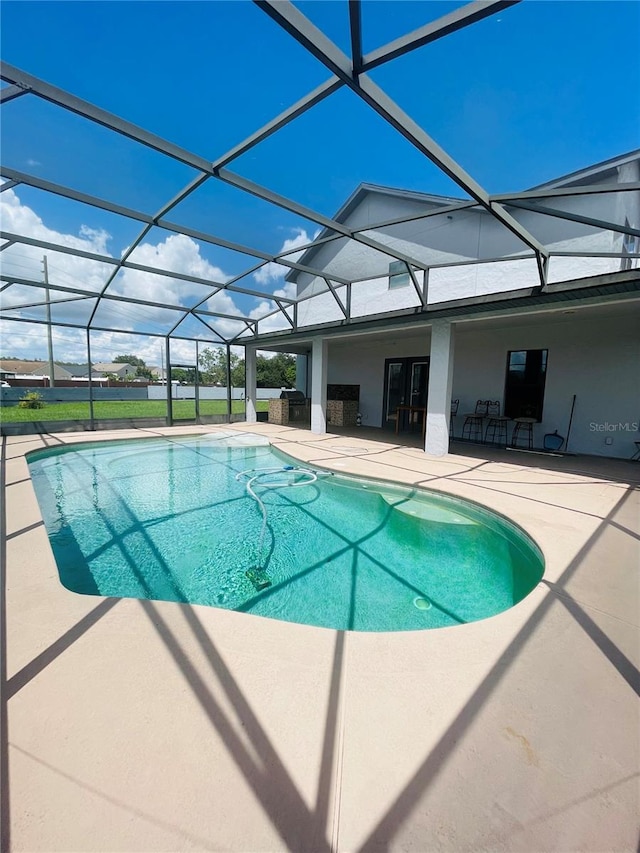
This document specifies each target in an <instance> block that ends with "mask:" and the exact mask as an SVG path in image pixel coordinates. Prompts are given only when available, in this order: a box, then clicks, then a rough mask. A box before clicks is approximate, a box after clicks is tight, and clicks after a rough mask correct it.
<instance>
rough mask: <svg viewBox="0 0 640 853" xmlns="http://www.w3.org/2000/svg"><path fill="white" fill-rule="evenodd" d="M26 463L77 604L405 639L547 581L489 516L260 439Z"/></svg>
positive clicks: (62, 455) (48, 453) (85, 450)
mask: <svg viewBox="0 0 640 853" xmlns="http://www.w3.org/2000/svg"><path fill="white" fill-rule="evenodd" d="M28 461H29V467H30V470H31V477H32V480H33V484H34V487H35V490H36V494H37V496H38V501H39V503H40V507H41V510H42V515H43V518H44V521H45V525H46V528H47V532H48V534H49V539H50V542H51V547H52V549H53V553H54V556H55V559H56V563H57V565H58V571H59V573H60V580H61V582H62V583H63V584H64V586H65V587H67V588H68V589H70V590H72V591H74V592H77V593H81V594H86V595H102V596H117V597H128V598H148V599H155V600H165V601H178V602H190V603H193V604H204V605H210V606H212V607H223V608H226V609H230V610H241V611H245V612H247V613H253V614H258V615H260V616H267V617H271V618H274V619H281V620H286V621H290V622H301V623H306V624H309V625H318V626H324V627H327V628H335V629H343V630H355V631H408V630H420V629H426V628H441V627H444V626H449V625H459V624H463V623H466V622H472V621H475V620H478V619H484V618H486V617H488V616H492V615H495V614H496V613H499V612H501V611H503V610H506V609H507V608H509V607H512V606H513V605H514V604H516V603H517V602H518V601H520V600H521V599H522V598H524V597H525V596H526V595H527V594H528V593H529V592H530V591H531V589H532V588H533V587H534V586H535V585H536V584H537V583H538V581H539V580H540V578H541V577H542V572H543V561H542V556H541V553H540V551H539V550H538V548H537V547H536V545H535V544H534V543H533V542H532V540H531V539H530V538H529V537H528V536H526V534H524V532H523V531H522V530H520V529H519V528H518V527H517V526H516V525H514V524H511V523H510V522H508V521H506V520H505V519H504V518H501V517H499V516H497V515H495V514H494V513H491V512H489V511H488V510H485V509H483V508H481V507H479V506H477V505H475V504H471V503H467V502H465V501H460V500H457V499H453V498H448V497H443V496H441V495H437V494H434V493H427V492H423V491H417V490H411V489H407V488H405V487H400V486H393V485H389V484H384V483H380V482H372V481H367V480H358V479H354V478H351V477H345V476H342V475H334V474H331V473H329V472H327V471H322V470H319V469H317V468H314V467H313V466H304V465H302V464H301V463H299V462H297V461H295V460H293V459H291V458H289V457H286V456H284V455H283V454H281V453H279V452H278V451H275V450H274V449H273V448H271V447H270V446H269V445H268V443H263V442H262V441H261V439H260V438H259V437H258V436H249V435H244V436H231V435H226V434H220V433H218V434H216V435H211V436H193V437H186V438H183V437H181V438H171V439H168V438H167V439H137V440H131V441H116V442H102V443H98V442H96V443H92V444H83V445H75V446H71V447H64V448H59V449H53V450H45V451H38V452H36V453H32V454H30V455H29V457H28ZM265 468H272V469H278V470H276V471H273V472H271V473H265V472H262V473H260V469H265ZM291 468H293V469H297V468H305V469H307V470H310V471H311V475H310V474H304V473H302V472H301V471H299V470H290V469H291ZM284 469H287V470H284ZM242 472H248V473H245V474H243V473H242ZM256 475H258V479H257V480H254V479H253V477H255V476H256ZM314 477H315V478H317V479H315V480H314ZM312 480H314V481H313V482H311V481H312ZM249 481H252V486H251V489H250V490H249V491H248V490H247V483H248V482H249ZM294 483H297V485H296V486H295V487H292V484H294ZM251 491H253V495H252V494H251V493H250V492H251ZM265 519H266V521H265ZM247 572H248V573H249V574H248V575H247ZM257 580H258V581H259V580H263V581H264V583H267V582H268V583H269V584H270V585H269V586H264V588H258V587H259V586H260V584H259V583H257V582H256V581H257Z"/></svg>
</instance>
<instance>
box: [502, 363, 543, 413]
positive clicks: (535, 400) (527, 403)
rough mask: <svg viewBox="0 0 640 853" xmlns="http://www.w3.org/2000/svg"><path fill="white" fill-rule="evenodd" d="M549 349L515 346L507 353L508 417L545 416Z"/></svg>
mask: <svg viewBox="0 0 640 853" xmlns="http://www.w3.org/2000/svg"><path fill="white" fill-rule="evenodd" d="M547 353H548V350H546V349H528V350H512V351H511V352H509V353H507V378H506V382H505V388H504V413H505V415H506V416H507V417H508V418H535V419H536V420H537V421H538V422H539V421H541V420H542V405H543V402H544V383H545V379H546V376H547Z"/></svg>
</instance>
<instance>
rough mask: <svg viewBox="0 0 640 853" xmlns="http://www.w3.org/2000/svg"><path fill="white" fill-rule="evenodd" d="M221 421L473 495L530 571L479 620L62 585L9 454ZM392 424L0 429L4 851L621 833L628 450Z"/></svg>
mask: <svg viewBox="0 0 640 853" xmlns="http://www.w3.org/2000/svg"><path fill="white" fill-rule="evenodd" d="M220 430H224V431H227V430H233V431H239V432H251V433H255V434H259V435H262V436H267V437H268V438H269V440H270V441H271V442H272V443H273V444H274V446H276V447H278V448H279V449H281V450H282V451H284V452H286V453H288V454H290V455H291V456H292V457H294V458H296V459H298V460H301V461H303V462H304V463H306V464H307V465H310V466H321V467H323V468H326V469H329V470H333V471H336V472H342V473H349V474H355V475H362V476H366V477H371V478H376V479H381V480H385V479H386V480H392V481H395V482H400V483H406V484H412V485H414V486H417V487H424V488H429V489H434V490H438V491H444V492H447V493H450V494H452V495H456V496H459V497H462V498H466V499H469V500H472V501H476V502H479V503H482V504H484V505H486V506H488V507H490V508H491V509H493V510H495V511H497V512H499V513H502V514H504V515H507V516H509V517H510V518H511V519H513V520H514V521H515V522H516V523H518V524H519V525H521V526H522V527H523V528H524V529H525V530H526V531H527V532H528V533H529V534H530V535H531V536H532V537H533V538H534V539H535V541H536V542H537V544H538V545H539V547H540V548H541V550H542V552H543V554H544V557H545V562H546V568H545V574H544V577H543V579H542V580H541V582H540V583H539V584H538V586H537V587H536V588H535V589H534V590H533V592H532V593H531V594H530V595H529V596H528V597H527V598H525V599H524V600H523V601H522V602H520V603H519V604H518V605H517V606H515V607H513V608H512V609H510V610H508V611H506V612H504V613H501V614H499V615H497V616H494V617H492V618H490V619H486V620H483V621H480V622H475V623H471V624H467V625H462V626H457V627H455V628H444V629H438V630H433V631H422V632H404V633H402V632H399V633H379V634H374V633H356V632H341V631H331V630H327V629H321V628H314V627H310V626H305V625H297V624H291V623H285V622H278V621H275V620H271V619H264V618H261V617H256V616H251V615H249V614H244V613H236V612H232V611H226V610H220V609H215V608H207V607H201V606H195V605H194V606H191V605H181V604H174V603H169V602H158V601H141V600H134V599H114V598H99V597H92V596H81V595H77V594H74V593H71V592H69V591H67V590H66V589H65V588H63V587H62V586H61V584H60V582H59V579H58V573H57V569H56V565H55V563H54V560H53V556H52V553H51V550H50V547H49V543H48V539H47V535H46V532H45V530H44V526H43V522H42V518H41V515H40V511H39V508H38V504H37V502H36V498H35V495H34V492H33V488H32V485H31V481H30V478H29V472H28V468H27V464H26V461H25V453H27V452H28V451H30V450H34V449H38V448H42V447H45V446H55V445H62V444H69V443H75V442H86V441H91V440H100V441H102V440H107V439H109V438H117V439H122V438H127V437H132V438H133V437H136V438H143V437H150V436H158V435H165V434H166V435H192V434H203V433H215V432H218V431H220ZM374 432H375V433H376V434H375V435H374V434H373V433H374ZM396 438H397V437H396V436H394V435H393V434H384V433H381V431H379V430H378V431H371V430H366V429H364V428H362V429H357V430H356V429H354V430H350V431H346V430H345V431H341V432H340V433H338V432H332V433H327V434H324V435H315V434H313V433H311V432H310V431H308V430H299V429H295V428H290V427H282V426H275V425H273V424H267V423H255V424H242V423H241V424H232V425H225V426H224V427H211V426H206V427H205V426H200V427H199V426H193V425H190V426H184V427H173V428H160V429H154V430H152V429H135V430H134V429H131V430H119V431H117V432H115V431H114V432H101V433H99V434H93V435H89V434H87V433H63V434H56V435H42V436H15V437H5V438H4V439H3V443H2V458H1V460H0V462H1V475H2V484H1V485H2V489H3V493H4V497H5V500H4V501H3V510H2V515H1V517H0V525H1V526H0V536H1V547H2V551H3V553H2V557H3V559H2V563H3V565H4V566H6V576H5V578H3V584H2V588H3V602H2V607H3V611H4V613H3V615H6V618H4V619H3V620H2V621H3V636H2V673H1V675H2V701H3V710H4V711H5V713H4V714H3V728H2V733H1V734H2V756H1V757H2V767H1V774H2V775H1V779H0V783H1V789H2V812H3V814H2V816H3V845H2V849H3V851H4V850H7V851H9V850H11V851H54V850H55V851H72V850H74V851H174V850H180V851H185V850H212V851H223V850H225V851H265V853H267V851H268V853H271V851H274V853H275V851H282V850H291V851H296V853H298V852H299V851H363V852H364V851H405V850H407V851H408V850H414V851H420V853H422V851H436V850H438V851H456V853H458V851H467V850H468V851H492V853H494V852H495V851H526V853H531V851H578V850H579V851H605V850H606V851H632V850H636V849H637V843H638V776H639V767H640V765H639V758H640V742H639V737H638V722H639V715H638V704H637V694H638V692H640V680H639V673H638V666H639V662H638V659H639V657H640V653H639V649H640V644H639V642H638V621H639V620H638V614H639V608H638V592H639V581H638V564H639V555H640V545H639V540H640V523H639V519H640V512H639V509H640V491H639V488H638V487H639V486H640V464H638V463H637V462H631V461H624V460H611V459H606V458H603V457H600V458H595V457H577V456H576V457H573V456H550V455H542V454H529V453H522V452H514V451H508V450H501V449H494V448H489V447H484V446H479V445H470V444H461V443H454V444H453V445H452V447H451V451H452V452H450V453H449V454H448V455H447V456H444V457H440V458H434V457H430V456H427V455H426V454H425V453H424V451H423V449H421V443H422V442H421V437H420V436H419V434H416V435H414V436H411V435H409V434H406V435H404V436H400V437H399V438H402V439H403V441H402V443H400V442H399V441H397V440H396ZM414 439H415V446H412V445H413V443H414Z"/></svg>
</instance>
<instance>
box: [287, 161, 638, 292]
mask: <svg viewBox="0 0 640 853" xmlns="http://www.w3.org/2000/svg"><path fill="white" fill-rule="evenodd" d="M634 160H640V149H635V150H633V151H629V152H628V153H627V154H620V155H618V156H616V157H612V158H610V159H608V160H603V161H602V162H600V163H594V164H593V165H591V166H587V167H585V168H583V169H580V170H579V171H576V172H571V173H570V174H568V175H563V176H561V177H559V178H554V179H553V180H552V181H549V182H547V183H544V184H539V185H538V186H535V187H531V188H530V190H539V189H556V188H560V187H565V186H566V187H570V186H574V185H579V184H584V183H586V182H587V181H588V182H591V181H592V180H593V179H594V177H596V176H597V177H598V178H600V179H602V178H605V179H606V178H608V177H611V178H615V177H617V169H618V167H619V166H622V165H624V164H625V163H631V162H633V161H634ZM525 192H527V190H525ZM373 193H376V194H379V195H388V196H392V197H393V198H400V199H407V200H410V201H417V202H422V203H424V204H429V205H432V206H433V205H435V206H437V205H440V206H442V207H448V206H449V205H453V204H459V203H463V202H465V201H469V199H465V198H462V197H453V196H443V195H436V194H434V193H424V192H419V191H416V190H406V189H401V188H395V187H387V186H382V185H379V184H371V183H361V184H360V185H359V186H358V187H357V188H356V189H355V190H354V192H353V193H352V194H351V195H350V196H349V198H348V199H347V200H346V201H345V203H344V204H343V205H342V206H341V207H340V209H339V210H338V211H337V212H336V213H335V215H334V216H333V217H332V218H333V219H334V220H335V221H337V222H341V223H345V222H346V221H347V220H348V218H349V216H350V215H351V214H352V213H353V211H354V210H356V208H357V207H358V206H359V205H360V204H361V203H362V202H363V201H364V199H365V198H366V197H367V196H368V195H371V194H373ZM507 206H508V204H507ZM471 210H473V212H474V213H476V214H477V215H485V214H486V211H485V209H484V208H482V207H479V206H478V207H473V208H471ZM332 233H334V232H332V231H331V229H329V228H324V229H323V230H322V232H321V233H320V234H319V235H318V238H317V239H318V240H320V239H322V238H324V237H327V236H329V235H331V234H332ZM321 248H322V245H318V246H311V247H310V248H309V249H307V250H306V251H305V252H303V254H302V255H300V257H299V258H298V259H297V261H298V263H300V264H304V265H311V262H312V260H313V258H314V257H315V256H316V255H317V253H318V251H319V250H320V249H321ZM298 274H299V273H298V270H295V269H292V270H290V272H288V273H287V275H286V276H285V279H286V281H292V282H295V281H297V278H298Z"/></svg>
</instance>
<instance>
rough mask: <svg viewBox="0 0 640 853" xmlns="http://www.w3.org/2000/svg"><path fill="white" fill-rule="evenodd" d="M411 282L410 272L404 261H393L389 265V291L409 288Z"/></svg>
mask: <svg viewBox="0 0 640 853" xmlns="http://www.w3.org/2000/svg"><path fill="white" fill-rule="evenodd" d="M410 282H411V277H410V276H409V270H408V268H407V265H406V264H405V262H404V261H391V263H390V264H389V290H395V288H396V287H407V285H408V284H409V283H410Z"/></svg>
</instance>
